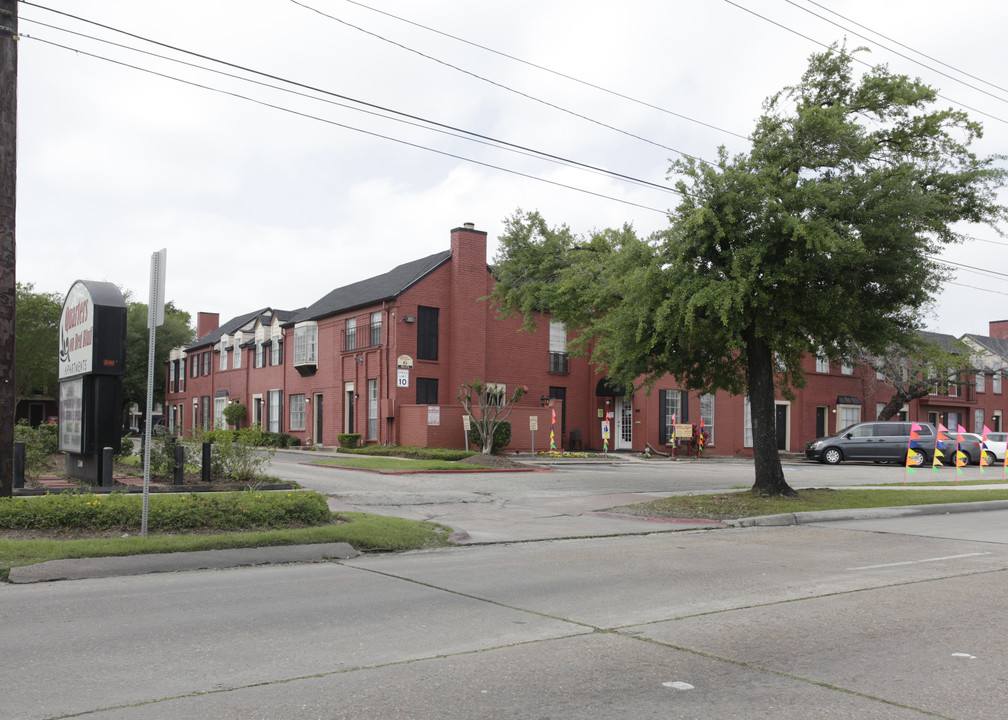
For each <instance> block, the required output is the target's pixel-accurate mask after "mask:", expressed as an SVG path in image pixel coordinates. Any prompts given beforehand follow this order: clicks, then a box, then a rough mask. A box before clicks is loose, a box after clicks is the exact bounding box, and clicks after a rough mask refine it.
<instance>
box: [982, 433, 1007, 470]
mask: <svg viewBox="0 0 1008 720" xmlns="http://www.w3.org/2000/svg"><path fill="white" fill-rule="evenodd" d="M1006 445H1008V433H1003V432H992V433H987V449H986V450H985V452H986V453H987V455H988V458H987V459H988V460H989V461H990V464H991V465H994V464H995V463H1002V462H1004V459H1005V453H1006V452H1008V450H1006V448H1005V446H1006Z"/></svg>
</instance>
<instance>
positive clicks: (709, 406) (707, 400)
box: [700, 393, 714, 445]
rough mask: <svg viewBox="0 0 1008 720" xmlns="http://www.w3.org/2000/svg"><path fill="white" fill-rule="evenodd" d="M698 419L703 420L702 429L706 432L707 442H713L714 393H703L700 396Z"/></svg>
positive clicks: (709, 443) (711, 443)
mask: <svg viewBox="0 0 1008 720" xmlns="http://www.w3.org/2000/svg"><path fill="white" fill-rule="evenodd" d="M700 419H701V420H703V424H704V431H706V433H707V444H708V445H713V444H714V394H713V393H705V394H703V395H701V396H700Z"/></svg>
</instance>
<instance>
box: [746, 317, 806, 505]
mask: <svg viewBox="0 0 1008 720" xmlns="http://www.w3.org/2000/svg"><path fill="white" fill-rule="evenodd" d="M742 338H743V340H744V341H745V346H746V361H747V362H746V364H747V368H748V372H749V408H750V412H751V415H752V437H753V465H754V469H755V471H756V481H755V482H754V483H753V486H752V491H753V492H754V493H757V494H759V495H785V496H787V497H792V496H794V495H797V493H796V492H795V491H794V490H793V489H792V488H791V486H790V485H788V484H787V482H786V481H785V480H784V469H783V468H782V467H781V463H780V454H779V453H778V452H777V423H776V413H775V409H774V367H773V351H772V350H771V349H770V347H769V346H768V345H767V344H766V343H765V342H763V340H761V339H760V338H758V337H756V331H755V329H754V328H753V327H752V326H749V327H748V328H746V329H745V330H744V331H743V333H742Z"/></svg>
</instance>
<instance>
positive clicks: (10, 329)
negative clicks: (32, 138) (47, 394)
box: [0, 0, 18, 497]
mask: <svg viewBox="0 0 1008 720" xmlns="http://www.w3.org/2000/svg"><path fill="white" fill-rule="evenodd" d="M17 24H18V23H17V0H0V497H10V496H11V494H12V493H13V490H14V397H15V396H14V300H15V298H16V295H17V284H16V281H15V279H14V277H15V276H14V248H15V243H14V224H15V222H14V215H15V212H14V211H15V208H16V206H17V202H16V199H17Z"/></svg>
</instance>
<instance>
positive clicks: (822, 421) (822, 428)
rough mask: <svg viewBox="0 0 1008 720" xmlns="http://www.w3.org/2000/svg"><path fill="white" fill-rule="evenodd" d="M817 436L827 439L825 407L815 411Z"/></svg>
mask: <svg viewBox="0 0 1008 720" xmlns="http://www.w3.org/2000/svg"><path fill="white" fill-rule="evenodd" d="M815 436H816V437H817V438H821V437H826V408H824V407H817V408H816V409H815Z"/></svg>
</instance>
